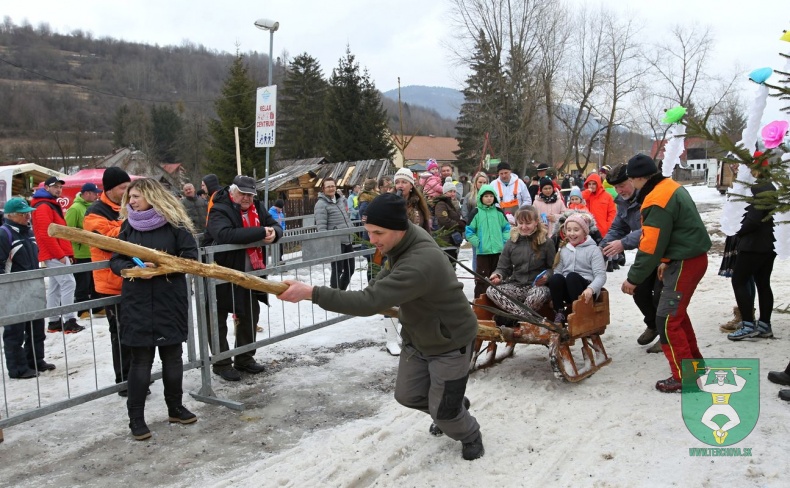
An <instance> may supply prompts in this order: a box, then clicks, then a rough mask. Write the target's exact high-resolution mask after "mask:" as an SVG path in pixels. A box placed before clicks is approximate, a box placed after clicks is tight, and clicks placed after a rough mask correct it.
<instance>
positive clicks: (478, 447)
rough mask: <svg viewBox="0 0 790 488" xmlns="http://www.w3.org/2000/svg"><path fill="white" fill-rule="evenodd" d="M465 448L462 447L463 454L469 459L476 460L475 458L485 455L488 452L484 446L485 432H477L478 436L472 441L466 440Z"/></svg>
mask: <svg viewBox="0 0 790 488" xmlns="http://www.w3.org/2000/svg"><path fill="white" fill-rule="evenodd" d="M463 444H464V445H463V448H461V455H462V456H463V457H464V459H466V460H467V461H474V460H475V459H478V458H481V457H483V454H485V453H486V450H485V448H484V447H483V434H481V433H479V432H478V433H477V438H476V439H475V440H473V441H472V442H464V443H463Z"/></svg>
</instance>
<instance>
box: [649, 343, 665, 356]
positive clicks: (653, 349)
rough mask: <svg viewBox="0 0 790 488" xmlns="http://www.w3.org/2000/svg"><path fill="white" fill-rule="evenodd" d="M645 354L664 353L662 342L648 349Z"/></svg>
mask: <svg viewBox="0 0 790 488" xmlns="http://www.w3.org/2000/svg"><path fill="white" fill-rule="evenodd" d="M645 352H647V353H648V354H660V353H662V352H664V350H663V349H662V348H661V341H656V343H655V344H653V345H652V346H650V347H648V348H647V350H646V351H645Z"/></svg>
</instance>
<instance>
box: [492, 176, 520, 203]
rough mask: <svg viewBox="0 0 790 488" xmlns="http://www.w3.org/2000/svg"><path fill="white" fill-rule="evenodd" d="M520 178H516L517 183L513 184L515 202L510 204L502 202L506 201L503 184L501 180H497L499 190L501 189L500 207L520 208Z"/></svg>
mask: <svg viewBox="0 0 790 488" xmlns="http://www.w3.org/2000/svg"><path fill="white" fill-rule="evenodd" d="M518 181H519V180H518V178H516V182H515V183H513V200H510V201H509V202H503V201H502V200H504V199H505V196H504V194H503V193H502V182H501V181H499V179H497V180H496V186H497V189H499V206H500V207H501V208H513V207H516V208H518Z"/></svg>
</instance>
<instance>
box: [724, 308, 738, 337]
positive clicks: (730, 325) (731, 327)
mask: <svg viewBox="0 0 790 488" xmlns="http://www.w3.org/2000/svg"><path fill="white" fill-rule="evenodd" d="M732 315H733V318H732V319H731V320H730V321H729V322H727V323H726V324H724V325H722V326H721V327H719V330H720V331H722V332H726V333H728V334H729V333H730V332H735V331H736V330H738V329H739V328H740V327H741V322H742V321H743V320H742V319H741V311H740V310H738V307H737V306H735V307H732Z"/></svg>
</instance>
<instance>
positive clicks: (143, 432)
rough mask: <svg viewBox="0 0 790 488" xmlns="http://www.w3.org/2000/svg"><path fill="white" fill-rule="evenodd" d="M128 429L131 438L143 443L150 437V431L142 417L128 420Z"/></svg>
mask: <svg viewBox="0 0 790 488" xmlns="http://www.w3.org/2000/svg"><path fill="white" fill-rule="evenodd" d="M129 428H130V429H131V430H132V437H134V438H135V439H137V440H138V441H144V440H146V439H148V438H150V437H151V430H150V429H149V428H148V426H147V425H145V419H144V418H142V417H135V418H133V419H129Z"/></svg>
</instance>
